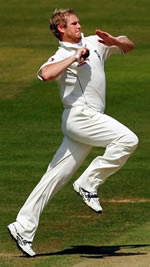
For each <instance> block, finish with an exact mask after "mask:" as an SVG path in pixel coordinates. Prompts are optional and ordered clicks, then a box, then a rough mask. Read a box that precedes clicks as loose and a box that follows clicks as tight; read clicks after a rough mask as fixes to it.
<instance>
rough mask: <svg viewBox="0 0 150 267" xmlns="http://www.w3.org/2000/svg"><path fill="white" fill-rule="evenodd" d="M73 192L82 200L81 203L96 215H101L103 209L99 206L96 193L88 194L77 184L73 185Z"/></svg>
mask: <svg viewBox="0 0 150 267" xmlns="http://www.w3.org/2000/svg"><path fill="white" fill-rule="evenodd" d="M73 188H74V190H75V191H76V192H77V193H78V194H79V195H80V196H81V197H82V198H83V201H84V202H85V203H86V204H87V205H88V206H89V207H90V208H91V209H93V210H94V211H96V212H97V213H102V211H103V209H102V207H101V205H100V202H99V198H98V195H97V192H89V191H87V190H85V189H84V188H82V187H80V186H79V184H78V183H77V182H74V184H73Z"/></svg>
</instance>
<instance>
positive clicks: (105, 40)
mask: <svg viewBox="0 0 150 267" xmlns="http://www.w3.org/2000/svg"><path fill="white" fill-rule="evenodd" d="M96 34H97V35H98V36H99V37H100V38H101V39H102V40H98V41H99V42H100V43H102V44H105V45H107V46H112V45H116V44H117V40H116V38H115V37H113V36H112V35H110V34H109V33H107V32H103V31H101V30H96Z"/></svg>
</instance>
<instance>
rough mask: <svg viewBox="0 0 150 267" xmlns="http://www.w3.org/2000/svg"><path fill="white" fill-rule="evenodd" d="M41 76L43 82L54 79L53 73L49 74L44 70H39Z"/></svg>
mask: <svg viewBox="0 0 150 267" xmlns="http://www.w3.org/2000/svg"><path fill="white" fill-rule="evenodd" d="M41 78H42V80H43V81H45V82H50V81H52V80H54V79H55V77H54V75H50V74H49V73H48V72H46V71H42V72H41Z"/></svg>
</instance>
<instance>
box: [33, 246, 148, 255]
mask: <svg viewBox="0 0 150 267" xmlns="http://www.w3.org/2000/svg"><path fill="white" fill-rule="evenodd" d="M148 246H150V244H141V245H138V244H136V245H119V246H90V245H84V246H72V247H71V248H68V249H64V250H62V251H57V252H52V253H43V254H37V255H36V257H42V256H57V255H75V254H78V255H80V256H81V257H86V258H104V257H108V256H109V257H110V256H111V257H112V256H135V255H137V256H138V255H145V254H146V253H142V252H132V251H129V250H131V249H136V248H143V247H148ZM122 249H127V250H128V251H127V252H124V251H123V252H122V251H120V250H122ZM119 251H120V252H119Z"/></svg>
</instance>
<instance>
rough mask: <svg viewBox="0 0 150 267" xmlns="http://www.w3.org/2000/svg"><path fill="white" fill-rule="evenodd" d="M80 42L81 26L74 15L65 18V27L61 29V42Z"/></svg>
mask: <svg viewBox="0 0 150 267" xmlns="http://www.w3.org/2000/svg"><path fill="white" fill-rule="evenodd" d="M80 40H81V25H80V22H79V19H78V18H77V16H76V15H73V14H72V15H70V16H68V18H67V26H66V27H64V28H63V36H62V41H63V42H70V43H78V42H80Z"/></svg>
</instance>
